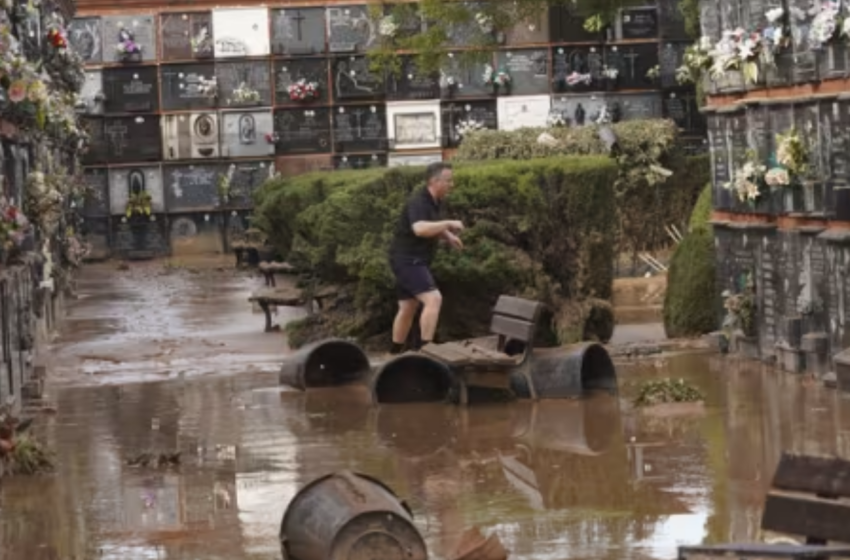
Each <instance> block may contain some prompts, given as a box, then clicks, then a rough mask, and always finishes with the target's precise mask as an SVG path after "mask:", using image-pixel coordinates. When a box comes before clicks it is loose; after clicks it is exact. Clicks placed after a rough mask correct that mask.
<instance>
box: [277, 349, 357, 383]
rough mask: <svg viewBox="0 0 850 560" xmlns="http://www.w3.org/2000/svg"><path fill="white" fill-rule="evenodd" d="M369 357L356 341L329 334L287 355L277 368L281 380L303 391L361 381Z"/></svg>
mask: <svg viewBox="0 0 850 560" xmlns="http://www.w3.org/2000/svg"><path fill="white" fill-rule="evenodd" d="M370 370H371V366H370V365H369V358H368V357H367V356H366V353H365V352H363V350H362V349H361V348H360V347H359V346H357V345H356V344H354V343H352V342H349V341H347V340H342V339H338V338H330V339H326V340H320V341H319V342H315V343H313V344H308V345H307V346H304V347H303V348H301V349H299V350H298V351H297V352H295V353H294V354H293V355H292V356H289V357H288V358H287V359H286V360H285V361H284V362H283V365H282V366H281V368H280V384H281V385H288V386H289V387H293V388H295V389H299V390H301V391H305V390H307V389H310V388H313V387H338V386H340V385H348V384H350V383H356V382H362V381H364V380H365V379H366V378H367V377H368V375H369V372H370Z"/></svg>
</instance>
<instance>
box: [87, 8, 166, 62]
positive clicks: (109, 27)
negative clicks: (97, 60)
mask: <svg viewBox="0 0 850 560" xmlns="http://www.w3.org/2000/svg"><path fill="white" fill-rule="evenodd" d="M102 26H103V36H102V39H101V42H102V45H103V53H104V55H103V61H104V62H122V60H123V59H122V55H121V53H119V52H118V50H117V48H116V47H117V46H118V45H119V44H120V43H122V42H126V41H127V40H130V41H132V42H133V43H134V44H136V45H138V46H139V47H141V49H142V52H141V59H142V60H144V61H148V60H156V59H157V48H156V47H157V40H156V32H155V29H156V26H155V25H154V19H153V16H151V15H145V14H122V15H120V16H103V18H102Z"/></svg>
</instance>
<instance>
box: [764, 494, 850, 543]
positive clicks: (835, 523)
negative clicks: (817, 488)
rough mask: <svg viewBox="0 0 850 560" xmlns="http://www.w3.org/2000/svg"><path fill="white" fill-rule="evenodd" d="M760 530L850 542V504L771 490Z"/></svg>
mask: <svg viewBox="0 0 850 560" xmlns="http://www.w3.org/2000/svg"><path fill="white" fill-rule="evenodd" d="M761 527H762V529H764V530H766V531H776V532H777V533H786V534H789V535H800V536H803V537H809V538H814V539H823V540H826V541H835V542H840V543H850V503H847V502H843V501H838V500H829V499H823V498H815V497H810V496H804V495H800V494H789V493H786V492H776V491H771V492H769V493H768V495H767V499H766V500H765V503H764V515H763V516H762V519H761Z"/></svg>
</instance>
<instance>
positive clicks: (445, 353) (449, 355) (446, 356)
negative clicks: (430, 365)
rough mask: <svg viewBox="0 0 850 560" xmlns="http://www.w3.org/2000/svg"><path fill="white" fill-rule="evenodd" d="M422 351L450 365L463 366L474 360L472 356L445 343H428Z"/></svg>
mask: <svg viewBox="0 0 850 560" xmlns="http://www.w3.org/2000/svg"><path fill="white" fill-rule="evenodd" d="M422 353H423V354H425V355H426V356H430V357H432V358H435V359H437V360H440V361H441V362H444V363H446V364H448V365H450V366H462V365H466V364H469V363H471V361H472V358H471V356H468V355H466V354H459V353H458V352H457V351H455V350H452V349H451V348H449V347H447V346H446V345H445V344H433V343H432V344H428V345H426V346H424V347H423V348H422Z"/></svg>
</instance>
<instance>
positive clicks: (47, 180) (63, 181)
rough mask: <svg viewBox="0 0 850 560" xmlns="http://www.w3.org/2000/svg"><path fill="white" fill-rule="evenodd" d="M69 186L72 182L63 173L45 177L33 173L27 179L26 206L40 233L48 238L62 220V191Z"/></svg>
mask: <svg viewBox="0 0 850 560" xmlns="http://www.w3.org/2000/svg"><path fill="white" fill-rule="evenodd" d="M71 184H73V181H72V180H71V178H69V177H68V176H66V175H65V174H64V173H60V174H55V175H46V174H45V173H43V172H41V171H33V172H32V173H30V174H29V176H28V177H27V189H26V205H27V208H28V209H29V211H30V212H31V213H32V214H31V215H32V218H33V221H34V222H35V223H36V224H37V225H38V228H39V229H40V230H41V232H42V233H44V234H46V235H48V236H50V235H53V234H54V233H56V231H57V228H58V227H59V223H60V222H61V220H62V205H63V203H64V201H65V194H66V193H65V192H64V189H66V188H67V187H68V185H71Z"/></svg>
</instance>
